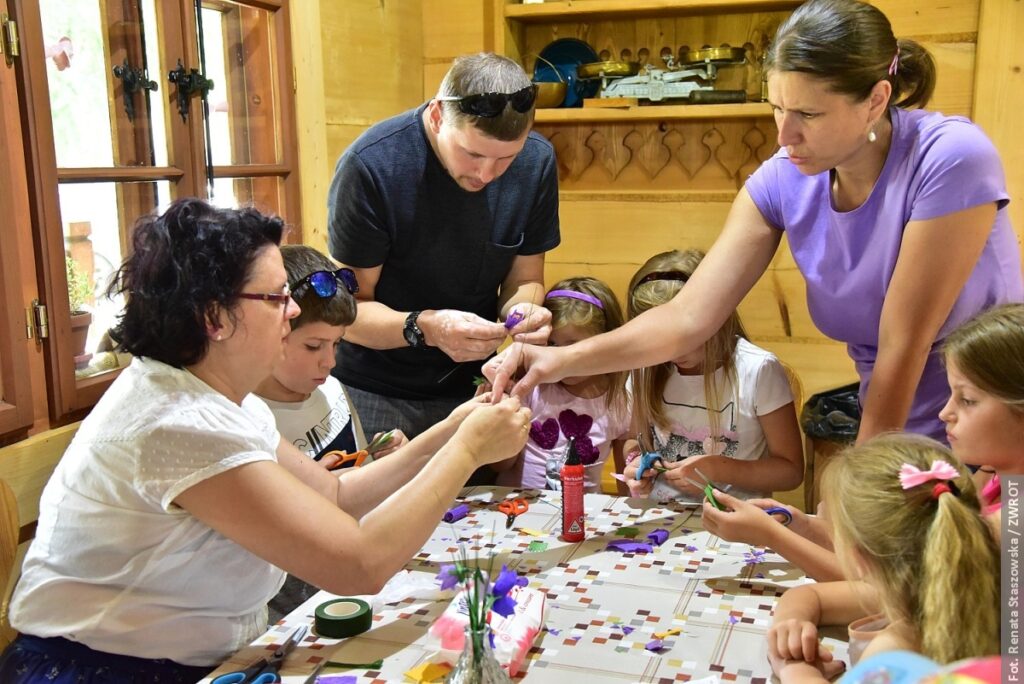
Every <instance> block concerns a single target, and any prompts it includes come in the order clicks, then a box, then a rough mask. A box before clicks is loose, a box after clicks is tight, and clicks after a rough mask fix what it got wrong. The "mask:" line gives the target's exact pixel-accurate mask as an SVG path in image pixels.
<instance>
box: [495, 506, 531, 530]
mask: <svg viewBox="0 0 1024 684" xmlns="http://www.w3.org/2000/svg"><path fill="white" fill-rule="evenodd" d="M529 508H530V504H528V503H526V499H505V500H504V501H502V502H501V503H500V504H498V510H499V511H501V512H502V513H504V514H505V515H507V516H508V517H507V518H506V519H505V529H506V530H507V529H508V528H510V527H512V523H514V522H515V521H516V516H518V515H521V514H523V513H525V512H526V511H527V509H529Z"/></svg>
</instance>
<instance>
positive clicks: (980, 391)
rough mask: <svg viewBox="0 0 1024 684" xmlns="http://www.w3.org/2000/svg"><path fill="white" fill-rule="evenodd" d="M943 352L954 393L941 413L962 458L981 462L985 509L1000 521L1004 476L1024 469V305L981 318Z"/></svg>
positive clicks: (958, 333)
mask: <svg viewBox="0 0 1024 684" xmlns="http://www.w3.org/2000/svg"><path fill="white" fill-rule="evenodd" d="M943 355H944V357H945V361H946V378H947V379H948V380H949V387H950V389H951V390H952V392H951V394H950V397H949V401H948V402H946V405H945V406H944V407H943V408H942V411H941V412H940V413H939V417H940V418H941V419H942V421H943V422H944V423H945V424H946V438H947V439H948V441H949V446H950V448H951V449H952V450H953V453H954V454H956V456H957V458H959V459H960V460H961V461H963V462H964V463H968V464H970V465H975V466H980V468H979V470H978V472H977V473H976V477H975V483H976V484H978V486H979V488H980V495H981V499H982V510H983V511H984V512H985V513H986V514H994V515H995V516H996V518H997V520H998V516H999V509H1000V491H999V476H1000V475H1019V474H1021V473H1024V304H1006V305H1004V306H1000V307H997V308H995V309H990V310H988V311H986V312H984V313H981V314H979V315H977V316H975V317H974V318H972V319H971V320H970V321H968V322H967V323H964V324H963V325H962V326H960V327H959V328H957V329H956V330H954V331H953V332H952V333H951V334H950V335H949V337H947V338H946V341H945V343H944V345H943Z"/></svg>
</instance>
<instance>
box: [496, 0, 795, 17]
mask: <svg viewBox="0 0 1024 684" xmlns="http://www.w3.org/2000/svg"><path fill="white" fill-rule="evenodd" d="M801 2H803V0H581V1H579V2H573V0H560V1H559V2H544V3H541V4H528V5H524V4H509V5H505V18H506V19H514V20H516V21H520V22H551V21H558V20H564V21H573V20H581V21H582V20H588V21H589V20H594V19H611V18H615V17H620V18H621V17H629V18H639V17H651V16H664V15H668V14H675V15H679V14H711V13H716V12H718V13H721V12H770V11H774V10H788V9H793V8H794V7H796V6H798V5H799V4H800V3H801Z"/></svg>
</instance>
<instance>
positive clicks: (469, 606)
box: [437, 545, 529, 647]
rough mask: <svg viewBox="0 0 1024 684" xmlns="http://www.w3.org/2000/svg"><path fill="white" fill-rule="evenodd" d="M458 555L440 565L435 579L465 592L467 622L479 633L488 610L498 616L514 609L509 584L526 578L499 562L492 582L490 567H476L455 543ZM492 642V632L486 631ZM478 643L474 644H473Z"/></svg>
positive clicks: (487, 615)
mask: <svg viewBox="0 0 1024 684" xmlns="http://www.w3.org/2000/svg"><path fill="white" fill-rule="evenodd" d="M459 554H460V557H459V558H457V559H454V560H455V562H454V563H452V564H449V565H442V566H441V569H440V570H439V571H438V573H437V579H438V581H439V582H440V584H441V589H442V590H444V589H451V588H453V587H455V586H456V585H460V584H461V585H462V587H463V589H464V592H465V601H466V612H467V613H468V616H469V626H470V629H471V630H472V633H473V634H474V638H476V635H482V634H483V629H484V627H485V626H486V625H487V624H488V622H489V621H490V619H489V618H490V613H491V611H494V612H495V613H497V614H498V615H501V616H502V617H509V616H510V615H512V613H513V612H515V609H516V601H515V599H514V598H512V597H511V596H509V592H510V591H512V587H515V586H517V585H518V586H525V585H526V584H528V583H529V582H528V580H527V579H526V578H525V577H519V575H518V574H517V573H516V571H515V570H510V569H509V568H508V566H506V565H503V566H501V572H499V573H498V576H497V579H495V581H494V582H493V583H491V582H490V581H489V579H490V577H492V575H493V573H492V572H491V568H490V567H488V568H487V569H486V570H485V569H484V568H481V567H480V564H479V562H476V563H474V565H473V566H472V567H470V565H469V559H468V558H467V557H466V551H465V548H463V547H462V546H461V545H460V546H459ZM488 636H489V637H490V639H491V645H492V646H493V643H494V642H493V639H494V635H493V634H488ZM477 646H479V644H474V647H477Z"/></svg>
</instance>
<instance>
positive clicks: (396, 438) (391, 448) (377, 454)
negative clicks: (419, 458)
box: [370, 428, 409, 461]
mask: <svg viewBox="0 0 1024 684" xmlns="http://www.w3.org/2000/svg"><path fill="white" fill-rule="evenodd" d="M384 434H385V433H383V432H378V433H377V434H375V435H374V436H373V439H371V440H370V442H371V443H373V442H376V441H377V440H378V439H380V438H381V437H382V436H383V435H384ZM408 443H409V438H408V437H406V436H405V433H404V432H402V431H401V430H399V429H398V428H395V429H394V430H392V431H391V439H389V440H388V442H387V444H386V445H385V446H382V447H381V448H380V449H378V450H376V451H374V452H373V460H375V461H376V460H377V459H380V458H383V457H385V456H387V455H388V454H390V453H394V452H395V451H398V450H399V449H401V448H402V447H404V446H405V445H406V444H408Z"/></svg>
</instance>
